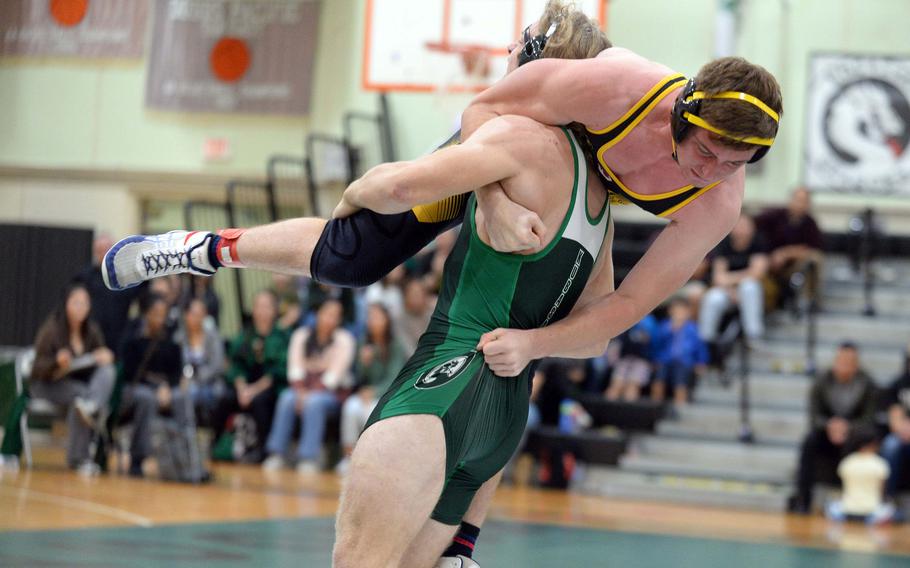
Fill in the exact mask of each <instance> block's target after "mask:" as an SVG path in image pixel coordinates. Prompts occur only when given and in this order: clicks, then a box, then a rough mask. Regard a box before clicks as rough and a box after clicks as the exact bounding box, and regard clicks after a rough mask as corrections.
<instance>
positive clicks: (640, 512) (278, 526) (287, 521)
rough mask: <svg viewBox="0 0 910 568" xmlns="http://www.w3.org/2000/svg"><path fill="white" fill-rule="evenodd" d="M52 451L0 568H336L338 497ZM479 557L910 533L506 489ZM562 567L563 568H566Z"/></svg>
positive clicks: (272, 482) (790, 549)
mask: <svg viewBox="0 0 910 568" xmlns="http://www.w3.org/2000/svg"><path fill="white" fill-rule="evenodd" d="M62 463H63V458H62V454H61V453H60V451H59V450H52V449H48V450H43V451H40V452H39V453H38V454H37V456H36V466H35V468H34V469H32V470H30V471H25V470H23V471H20V472H18V473H10V472H4V473H3V474H2V478H0V566H4V567H6V566H28V567H37V566H48V567H51V566H55V567H56V566H93V567H94V566H150V567H151V566H180V567H182V566H306V567H310V566H313V567H316V566H328V565H329V564H330V558H331V554H330V552H331V547H332V541H333V526H332V522H333V521H332V516H333V515H334V513H335V510H336V506H337V503H338V494H339V490H340V479H339V478H338V477H337V476H335V475H333V474H322V475H320V476H317V477H312V478H304V477H300V476H298V475H297V474H296V473H295V472H293V471H286V472H276V473H267V472H263V471H262V470H261V469H260V468H258V467H255V466H241V465H218V466H216V468H215V481H214V482H213V483H211V484H209V485H204V486H192V485H182V484H173V483H162V482H159V481H156V480H151V479H146V480H134V479H130V478H127V477H124V476H121V475H117V474H110V475H106V476H102V477H95V478H85V477H81V476H79V475H77V474H75V473H72V472H69V471H67V470H66V469H65V468H64V467H63V466H62ZM475 558H476V559H477V560H478V562H479V563H480V564H481V566H484V568H490V567H511V566H553V565H560V566H565V567H569V566H635V567H652V566H653V567H655V568H656V567H664V566H671V565H672V566H674V567H675V568H677V567H679V568H685V567H688V566H692V567H696V566H697V567H699V568H702V567H705V566H739V567H752V566H754V567H759V566H761V567H769V566H773V567H777V566H825V567H829V566H830V567H836V566H844V567H848V566H849V567H854V566H862V567H873V566H874V567H885V566H888V567H890V566H905V567H906V566H910V527H907V526H896V527H884V528H879V529H870V528H867V527H865V526H861V525H859V526H854V525H844V526H838V525H832V524H830V523H828V522H827V521H826V520H825V519H823V518H821V517H808V518H806V517H791V516H787V515H783V514H768V513H752V512H743V511H729V510H722V509H708V508H695V507H689V506H677V505H664V504H655V503H641V502H631V501H621V500H616V499H605V498H599V497H589V496H583V495H577V494H572V493H568V492H562V491H544V490H539V489H532V488H516V487H502V488H500V490H499V492H498V493H497V495H496V499H495V503H494V506H493V508H492V510H491V514H490V520H489V521H488V523H487V526H486V527H484V529H483V532H482V533H481V537H480V540H479V544H478V547H477V551H476V553H475ZM557 563H558V564H557Z"/></svg>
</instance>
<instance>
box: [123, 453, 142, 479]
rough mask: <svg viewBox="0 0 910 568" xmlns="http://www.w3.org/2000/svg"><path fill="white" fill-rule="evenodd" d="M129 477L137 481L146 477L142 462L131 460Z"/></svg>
mask: <svg viewBox="0 0 910 568" xmlns="http://www.w3.org/2000/svg"><path fill="white" fill-rule="evenodd" d="M127 475H129V476H130V477H135V478H137V479H142V478H143V477H145V473H144V472H143V471H142V460H140V459H136V458H130V469H129V471H128V472H127Z"/></svg>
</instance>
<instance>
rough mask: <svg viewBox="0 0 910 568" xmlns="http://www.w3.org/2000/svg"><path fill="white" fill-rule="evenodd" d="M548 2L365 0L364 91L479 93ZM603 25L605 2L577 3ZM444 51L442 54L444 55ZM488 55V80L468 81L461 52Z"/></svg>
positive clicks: (496, 75)
mask: <svg viewBox="0 0 910 568" xmlns="http://www.w3.org/2000/svg"><path fill="white" fill-rule="evenodd" d="M546 3H547V0H418V1H415V0H367V3H366V11H367V13H366V25H365V30H364V48H363V68H362V83H363V88H364V89H367V90H374V91H412V92H432V91H436V90H439V89H441V88H444V89H447V90H455V91H457V90H477V89H480V88H484V87H486V86H488V84H489V82H492V81H493V80H495V79H497V78H499V77H501V76H502V75H504V74H505V69H506V55H507V51H506V46H508V45H509V44H510V43H511V42H513V41H515V39H516V38H518V37H519V36H520V35H521V31H522V30H523V29H524V27H525V26H527V25H528V24H530V23H531V22H534V21H535V20H536V19H537V18H538V17H539V16H540V15H541V14H542V13H543V10H544V7H545V6H546ZM575 4H576V6H578V8H579V9H581V10H584V11H585V13H587V14H588V15H589V16H591V17H592V18H594V19H596V20H597V21H599V22H601V23H603V22H604V17H605V13H604V12H605V10H606V0H582V1H576V3H575ZM440 47H441V49H440ZM465 50H482V51H484V52H486V53H488V54H490V57H491V59H490V70H489V74H488V80H484V82H483V83H484V84H480V85H478V84H476V82H473V81H469V80H468V77H466V75H467V73H466V71H465V70H464V68H463V64H462V57H461V52H463V51H465Z"/></svg>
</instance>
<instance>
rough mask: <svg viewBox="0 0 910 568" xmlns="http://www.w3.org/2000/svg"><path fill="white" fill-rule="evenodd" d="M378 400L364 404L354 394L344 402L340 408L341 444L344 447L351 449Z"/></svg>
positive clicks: (374, 399) (361, 399)
mask: <svg viewBox="0 0 910 568" xmlns="http://www.w3.org/2000/svg"><path fill="white" fill-rule="evenodd" d="M377 402H379V400H378V399H376V398H373V399H371V400H370V401H368V402H365V401H364V400H363V398H361V397H359V396H357V395H356V394H354V395H351V396H349V397H348V398H347V400H345V401H344V405H343V406H342V407H341V444H342V445H343V446H345V447H349V448H353V447H354V444H356V443H357V438H358V437H359V436H360V431H361V430H363V427H364V426H365V425H366V423H367V419H368V418H369V417H370V414H371V413H372V412H373V409H374V408H376V403H377Z"/></svg>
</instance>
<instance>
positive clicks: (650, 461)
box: [619, 455, 793, 484]
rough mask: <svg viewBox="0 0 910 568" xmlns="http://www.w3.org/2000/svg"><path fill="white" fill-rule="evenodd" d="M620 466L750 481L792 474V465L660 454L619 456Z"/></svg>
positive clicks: (639, 470) (788, 477) (776, 480)
mask: <svg viewBox="0 0 910 568" xmlns="http://www.w3.org/2000/svg"><path fill="white" fill-rule="evenodd" d="M754 465H755V464H753V466H754ZM771 465H773V464H771ZM619 466H620V469H622V470H623V471H632V472H637V473H650V474H655V475H673V476H686V477H703V478H711V479H723V480H732V481H746V482H750V483H776V484H785V483H787V482H788V481H789V480H791V479H792V478H793V468H792V466H791V467H784V468H778V469H772V468H770V467H768V466H767V465H766V466H765V467H762V468H759V467H744V466H743V465H741V464H736V463H727V464H721V463H716V462H708V461H701V460H697V461H696V460H692V461H690V462H684V461H679V460H675V459H667V458H662V457H659V456H657V457H652V456H634V455H633V456H624V457H622V458H620V460H619Z"/></svg>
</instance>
